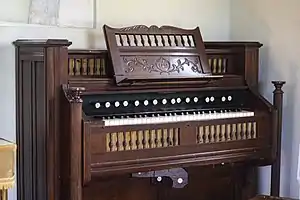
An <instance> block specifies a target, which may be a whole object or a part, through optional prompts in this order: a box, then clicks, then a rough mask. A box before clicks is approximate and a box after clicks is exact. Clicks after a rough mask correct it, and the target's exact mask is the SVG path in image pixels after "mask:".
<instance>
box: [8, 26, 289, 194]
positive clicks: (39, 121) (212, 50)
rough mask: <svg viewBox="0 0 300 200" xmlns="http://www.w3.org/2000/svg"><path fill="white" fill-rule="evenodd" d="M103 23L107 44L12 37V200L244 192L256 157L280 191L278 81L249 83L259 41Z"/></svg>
mask: <svg viewBox="0 0 300 200" xmlns="http://www.w3.org/2000/svg"><path fill="white" fill-rule="evenodd" d="M103 33H104V36H105V41H106V46H107V50H92V49H72V48H71V42H70V41H68V40H66V39H47V40H41V39H26V40H23V39H22V40H16V41H14V43H13V44H14V45H15V47H16V48H15V49H16V110H17V115H16V116H17V143H18V146H19V148H18V160H17V162H18V173H17V175H18V181H17V183H18V197H19V199H24V200H40V199H43V200H54V199H55V200H140V199H144V200H179V199H180V200H181V199H188V200H215V199H228V200H229V199H233V200H246V199H250V198H253V197H254V196H255V195H256V194H257V193H256V186H257V180H256V177H257V176H256V169H257V167H258V166H265V165H272V194H276V193H278V188H279V172H280V164H278V163H280V141H281V116H282V114H281V113H282V98H283V91H282V86H283V85H284V83H285V82H284V81H273V84H274V86H275V89H274V99H273V102H269V101H268V100H267V99H265V98H264V97H263V96H262V95H261V94H260V93H259V91H258V71H259V48H260V47H261V46H262V44H260V43H259V42H249V41H248V42H247V41H246V42H245V41H240V42H232V41H231V42H218V41H212V42H204V41H203V39H202V36H201V32H200V29H199V28H198V27H197V28H195V29H183V28H179V27H173V26H161V27H158V26H155V25H152V26H145V25H135V26H130V27H119V28H116V27H110V26H108V25H104V26H103ZM99 34H100V33H99Z"/></svg>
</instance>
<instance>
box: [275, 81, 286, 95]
mask: <svg viewBox="0 0 300 200" xmlns="http://www.w3.org/2000/svg"><path fill="white" fill-rule="evenodd" d="M272 83H273V85H274V87H275V90H274V92H273V93H281V94H283V91H282V87H283V85H284V84H285V83H286V82H285V81H272Z"/></svg>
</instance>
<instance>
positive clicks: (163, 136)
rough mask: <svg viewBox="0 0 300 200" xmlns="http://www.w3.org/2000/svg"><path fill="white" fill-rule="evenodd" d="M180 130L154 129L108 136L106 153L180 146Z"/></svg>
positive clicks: (109, 134)
mask: <svg viewBox="0 0 300 200" xmlns="http://www.w3.org/2000/svg"><path fill="white" fill-rule="evenodd" d="M179 134H180V129H179V128H169V129H153V130H139V131H127V132H114V133H107V134H106V151H107V152H114V151H130V150H140V149H154V148H163V147H173V146H179V145H180V137H179Z"/></svg>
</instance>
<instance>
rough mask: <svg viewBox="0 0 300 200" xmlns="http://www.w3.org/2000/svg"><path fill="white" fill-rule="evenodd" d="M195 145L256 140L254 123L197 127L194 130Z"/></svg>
mask: <svg viewBox="0 0 300 200" xmlns="http://www.w3.org/2000/svg"><path fill="white" fill-rule="evenodd" d="M196 134H197V141H196V142H197V143H198V144H204V143H219V142H229V141H237V140H250V139H256V138H257V125H256V122H244V123H237V124H218V125H207V126H199V127H197V130H196Z"/></svg>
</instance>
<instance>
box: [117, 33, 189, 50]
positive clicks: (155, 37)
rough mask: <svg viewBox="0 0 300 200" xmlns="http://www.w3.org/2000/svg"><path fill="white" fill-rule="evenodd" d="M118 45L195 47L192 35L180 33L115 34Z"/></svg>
mask: <svg viewBox="0 0 300 200" xmlns="http://www.w3.org/2000/svg"><path fill="white" fill-rule="evenodd" d="M115 37H116V41H117V45H118V46H133V47H144V46H151V47H195V43H194V37H193V36H192V35H182V34H180V35H179V34H173V35H170V34H149V35H148V34H147V35H144V34H116V35H115Z"/></svg>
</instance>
